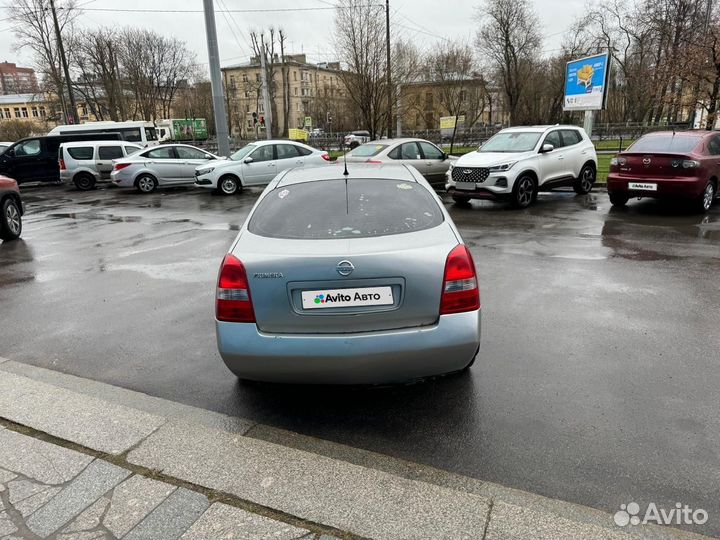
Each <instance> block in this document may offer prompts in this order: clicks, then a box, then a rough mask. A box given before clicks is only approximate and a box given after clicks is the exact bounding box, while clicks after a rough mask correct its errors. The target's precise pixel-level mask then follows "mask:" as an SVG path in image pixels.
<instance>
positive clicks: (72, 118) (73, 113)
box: [50, 0, 77, 124]
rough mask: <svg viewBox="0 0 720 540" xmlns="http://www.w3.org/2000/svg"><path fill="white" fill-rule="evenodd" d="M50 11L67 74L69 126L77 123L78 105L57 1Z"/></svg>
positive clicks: (66, 116)
mask: <svg viewBox="0 0 720 540" xmlns="http://www.w3.org/2000/svg"><path fill="white" fill-rule="evenodd" d="M50 11H52V17H53V24H54V25H55V37H56V38H57V42H58V51H59V52H60V62H61V63H62V67H63V72H64V74H65V84H66V85H67V89H68V97H69V98H70V113H68V111H67V110H66V111H65V121H66V122H67V123H68V124H76V123H77V105H75V96H74V95H73V91H72V82H71V81H70V70H69V69H68V63H67V58H66V57H65V47H64V46H63V41H62V34H61V33H60V24H59V23H58V18H57V12H56V11H55V0H50Z"/></svg>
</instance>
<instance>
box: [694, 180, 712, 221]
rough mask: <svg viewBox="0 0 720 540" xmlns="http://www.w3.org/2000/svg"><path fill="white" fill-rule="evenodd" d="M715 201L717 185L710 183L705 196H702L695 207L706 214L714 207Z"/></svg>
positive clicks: (704, 192)
mask: <svg viewBox="0 0 720 540" xmlns="http://www.w3.org/2000/svg"><path fill="white" fill-rule="evenodd" d="M714 199H715V184H713V183H712V182H708V183H707V186H705V191H703V194H702V195H700V197H699V198H698V199H697V201H696V202H695V206H696V208H697V210H698V212H700V213H702V214H704V213H705V212H707V211H708V210H710V207H711V206H712V203H713V200H714Z"/></svg>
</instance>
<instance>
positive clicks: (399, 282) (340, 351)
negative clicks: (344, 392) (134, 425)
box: [215, 164, 480, 384]
mask: <svg viewBox="0 0 720 540" xmlns="http://www.w3.org/2000/svg"><path fill="white" fill-rule="evenodd" d="M348 172H349V174H348V175H347V176H345V175H344V174H343V168H342V166H338V167H324V168H317V169H312V170H297V169H296V170H290V171H287V172H284V173H281V174H279V175H278V176H277V177H276V178H275V179H273V181H272V182H271V183H270V184H269V185H268V186H267V188H266V189H265V191H264V192H263V193H262V195H261V196H260V198H259V199H258V201H257V203H256V204H255V206H254V207H253V209H252V211H251V212H250V215H249V216H248V219H247V220H246V222H245V224H244V225H243V227H242V228H241V230H240V233H239V234H238V236H237V238H236V239H235V242H234V244H233V246H232V247H231V249H230V251H229V253H228V254H227V255H226V256H225V258H224V259H223V262H222V265H221V268H220V273H219V278H218V284H217V293H216V313H215V318H216V332H217V343H218V349H219V352H220V355H221V357H222V358H223V360H224V362H225V364H226V365H227V367H228V368H230V370H231V371H232V372H233V373H235V374H236V375H237V376H238V377H240V378H244V379H252V380H264V381H280V382H302V383H343V384H344V383H347V384H376V383H389V382H396V381H407V380H412V379H416V378H422V377H427V376H432V375H438V374H444V373H448V372H454V371H462V370H465V369H467V368H469V367H470V365H472V363H473V361H474V359H475V356H476V354H477V352H478V349H479V346H480V293H479V288H478V282H477V276H476V272H475V265H474V263H473V259H472V256H471V255H470V251H469V250H468V248H467V247H466V246H465V245H464V244H463V243H462V239H461V237H460V233H459V232H458V230H457V228H456V227H455V225H454V224H453V222H452V220H451V219H450V216H449V215H448V213H447V212H446V210H445V208H444V206H443V205H442V202H441V201H440V199H439V198H438V196H437V195H436V194H435V193H434V192H433V191H432V188H431V187H430V185H429V184H428V183H427V181H426V180H425V179H424V178H423V177H422V176H421V175H420V174H419V173H418V172H417V171H416V170H415V169H414V168H412V167H407V166H397V165H380V166H368V165H353V164H351V165H349V167H348Z"/></svg>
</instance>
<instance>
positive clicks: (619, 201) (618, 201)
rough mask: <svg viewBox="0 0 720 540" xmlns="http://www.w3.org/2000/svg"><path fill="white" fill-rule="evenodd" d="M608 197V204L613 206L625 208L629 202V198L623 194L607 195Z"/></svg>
mask: <svg viewBox="0 0 720 540" xmlns="http://www.w3.org/2000/svg"><path fill="white" fill-rule="evenodd" d="M608 195H609V196H610V204H612V205H613V206H625V205H626V204H627V202H628V201H629V200H630V197H628V196H627V195H625V194H623V193H608Z"/></svg>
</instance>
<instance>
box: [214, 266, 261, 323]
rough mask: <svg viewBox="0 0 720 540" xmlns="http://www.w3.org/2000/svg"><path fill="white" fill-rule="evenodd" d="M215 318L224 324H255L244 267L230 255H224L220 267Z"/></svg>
mask: <svg viewBox="0 0 720 540" xmlns="http://www.w3.org/2000/svg"><path fill="white" fill-rule="evenodd" d="M215 318H217V320H218V321H225V322H245V323H247V322H255V311H254V310H253V306H252V299H251V298H250V288H249V287H248V280H247V274H246V273H245V267H244V266H243V263H241V262H240V261H239V260H238V259H237V257H235V256H234V255H232V254H231V253H228V254H227V255H225V258H224V259H223V262H222V266H221V267H220V276H219V277H218V286H217V294H216V296H215Z"/></svg>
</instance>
